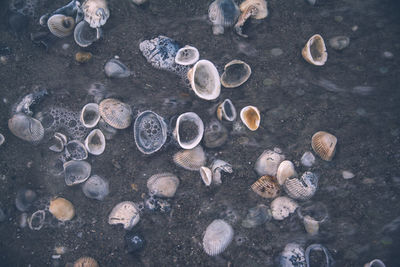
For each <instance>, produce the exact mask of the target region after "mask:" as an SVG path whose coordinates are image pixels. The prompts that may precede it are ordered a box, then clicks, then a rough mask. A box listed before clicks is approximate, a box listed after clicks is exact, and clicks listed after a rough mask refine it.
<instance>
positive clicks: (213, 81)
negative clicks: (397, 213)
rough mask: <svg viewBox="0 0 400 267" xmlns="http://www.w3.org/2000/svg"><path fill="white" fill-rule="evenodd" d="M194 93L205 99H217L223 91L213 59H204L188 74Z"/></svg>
mask: <svg viewBox="0 0 400 267" xmlns="http://www.w3.org/2000/svg"><path fill="white" fill-rule="evenodd" d="M187 76H188V79H189V81H190V85H191V87H192V89H193V91H194V93H195V94H196V95H197V96H198V97H200V98H202V99H205V100H213V99H216V98H217V97H218V96H219V94H220V93H221V82H220V80H219V74H218V70H217V68H216V67H215V66H214V64H213V63H212V62H211V61H208V60H205V59H202V60H200V61H197V63H196V64H195V65H194V66H193V68H191V69H190V70H189V72H188V74H187Z"/></svg>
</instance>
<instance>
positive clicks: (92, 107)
mask: <svg viewBox="0 0 400 267" xmlns="http://www.w3.org/2000/svg"><path fill="white" fill-rule="evenodd" d="M80 119H81V122H82V124H83V126H85V127H86V128H93V127H95V126H96V125H97V123H98V122H99V120H100V112H99V105H97V104H96V103H88V104H86V105H85V106H84V107H83V108H82V111H81V117H80Z"/></svg>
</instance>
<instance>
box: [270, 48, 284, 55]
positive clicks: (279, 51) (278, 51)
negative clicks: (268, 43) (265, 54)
mask: <svg viewBox="0 0 400 267" xmlns="http://www.w3.org/2000/svg"><path fill="white" fill-rule="evenodd" d="M282 54H283V50H282V49H280V48H279V47H277V48H272V49H271V55H273V56H274V57H277V56H280V55H282Z"/></svg>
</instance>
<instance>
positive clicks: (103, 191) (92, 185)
mask: <svg viewBox="0 0 400 267" xmlns="http://www.w3.org/2000/svg"><path fill="white" fill-rule="evenodd" d="M82 191H83V193H84V194H85V196H87V197H88V198H93V199H97V200H103V199H104V198H105V197H106V196H107V195H108V193H109V185H108V181H107V180H105V179H104V178H102V177H100V176H98V175H92V176H91V177H90V178H89V179H87V181H86V182H85V184H84V185H83V186H82Z"/></svg>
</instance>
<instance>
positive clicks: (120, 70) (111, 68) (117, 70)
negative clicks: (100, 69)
mask: <svg viewBox="0 0 400 267" xmlns="http://www.w3.org/2000/svg"><path fill="white" fill-rule="evenodd" d="M104 73H105V74H106V75H107V77H109V78H126V77H129V76H130V75H131V74H132V72H131V71H130V70H129V68H128V67H127V66H125V64H124V63H122V62H121V61H119V60H118V59H115V58H112V59H110V60H109V61H107V63H106V64H105V65H104Z"/></svg>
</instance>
